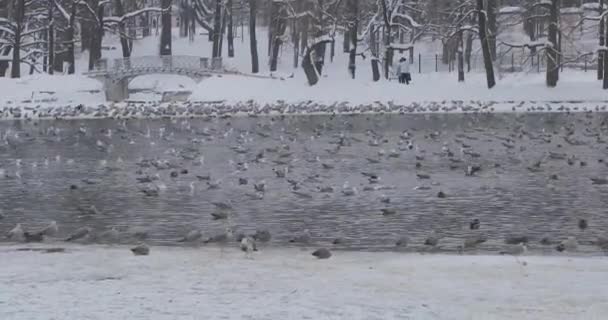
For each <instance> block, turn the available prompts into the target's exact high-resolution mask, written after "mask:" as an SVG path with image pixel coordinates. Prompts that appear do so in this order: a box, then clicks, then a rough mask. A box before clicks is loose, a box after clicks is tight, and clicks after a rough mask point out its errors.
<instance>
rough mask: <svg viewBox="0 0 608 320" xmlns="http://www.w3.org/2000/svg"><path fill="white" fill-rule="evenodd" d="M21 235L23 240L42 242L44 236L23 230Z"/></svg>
mask: <svg viewBox="0 0 608 320" xmlns="http://www.w3.org/2000/svg"><path fill="white" fill-rule="evenodd" d="M23 237H24V238H25V242H42V241H44V236H43V235H42V234H40V233H30V232H27V231H25V232H24V233H23Z"/></svg>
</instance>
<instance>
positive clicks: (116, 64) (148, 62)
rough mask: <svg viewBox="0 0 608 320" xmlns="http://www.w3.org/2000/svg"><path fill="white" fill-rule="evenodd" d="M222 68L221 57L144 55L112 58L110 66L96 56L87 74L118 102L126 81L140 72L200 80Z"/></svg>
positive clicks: (124, 93) (122, 97)
mask: <svg viewBox="0 0 608 320" xmlns="http://www.w3.org/2000/svg"><path fill="white" fill-rule="evenodd" d="M224 71H225V70H224V69H223V68H222V58H213V59H209V58H201V57H194V56H144V57H133V58H122V59H113V60H112V64H111V65H109V63H108V60H107V59H100V60H99V61H98V63H97V65H96V67H95V69H94V70H92V71H90V72H88V73H87V75H88V76H89V77H91V78H95V79H98V80H100V81H103V83H104V90H105V94H106V99H107V100H108V101H116V102H118V101H123V100H125V99H128V98H129V82H130V81H131V80H133V79H134V78H136V77H138V76H141V75H147V74H176V75H182V76H187V77H190V78H192V79H194V80H196V81H200V80H202V79H204V78H207V77H211V76H212V75H213V74H218V73H224Z"/></svg>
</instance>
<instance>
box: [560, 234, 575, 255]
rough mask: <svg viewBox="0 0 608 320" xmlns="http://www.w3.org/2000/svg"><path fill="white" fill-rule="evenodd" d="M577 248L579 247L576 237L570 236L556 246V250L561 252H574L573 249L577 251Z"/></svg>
mask: <svg viewBox="0 0 608 320" xmlns="http://www.w3.org/2000/svg"><path fill="white" fill-rule="evenodd" d="M577 248H578V241H576V238H575V237H568V239H566V240H563V241H562V242H560V243H559V244H558V245H557V246H556V247H555V250H557V251H559V252H564V251H568V252H572V251H576V249H577Z"/></svg>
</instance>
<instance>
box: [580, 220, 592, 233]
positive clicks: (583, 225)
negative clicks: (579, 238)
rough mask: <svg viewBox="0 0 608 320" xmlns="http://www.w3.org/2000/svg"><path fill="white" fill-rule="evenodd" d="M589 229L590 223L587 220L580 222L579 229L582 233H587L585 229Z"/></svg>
mask: <svg viewBox="0 0 608 320" xmlns="http://www.w3.org/2000/svg"><path fill="white" fill-rule="evenodd" d="M587 227H589V223H588V222H587V219H579V220H578V228H579V229H581V231H585V229H587Z"/></svg>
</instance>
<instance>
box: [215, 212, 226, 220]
mask: <svg viewBox="0 0 608 320" xmlns="http://www.w3.org/2000/svg"><path fill="white" fill-rule="evenodd" d="M211 216H212V217H213V220H225V219H228V212H225V211H215V212H211Z"/></svg>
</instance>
